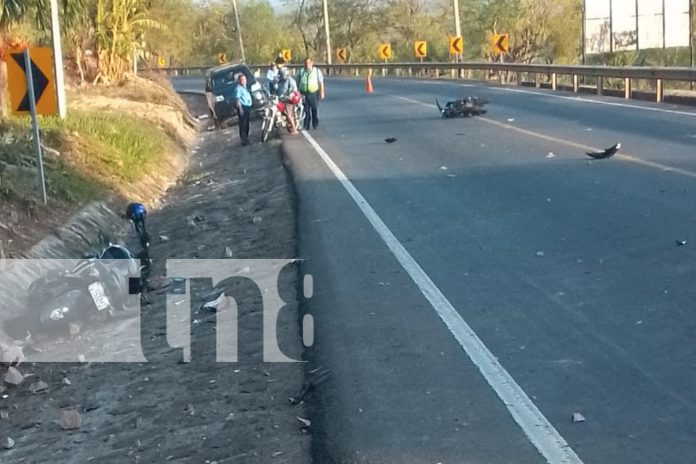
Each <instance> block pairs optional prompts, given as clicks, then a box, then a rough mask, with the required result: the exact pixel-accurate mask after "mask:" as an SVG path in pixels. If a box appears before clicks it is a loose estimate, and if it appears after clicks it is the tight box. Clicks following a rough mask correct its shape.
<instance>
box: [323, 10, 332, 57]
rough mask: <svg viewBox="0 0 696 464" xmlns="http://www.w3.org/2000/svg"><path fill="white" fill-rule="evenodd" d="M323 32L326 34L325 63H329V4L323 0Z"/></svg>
mask: <svg viewBox="0 0 696 464" xmlns="http://www.w3.org/2000/svg"><path fill="white" fill-rule="evenodd" d="M324 34H326V63H327V64H331V35H330V34H331V32H330V31H329V5H328V3H327V0H324Z"/></svg>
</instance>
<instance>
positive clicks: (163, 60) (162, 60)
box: [157, 56, 167, 68]
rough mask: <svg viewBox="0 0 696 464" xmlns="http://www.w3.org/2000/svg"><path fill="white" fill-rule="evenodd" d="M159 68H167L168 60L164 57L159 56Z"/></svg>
mask: <svg viewBox="0 0 696 464" xmlns="http://www.w3.org/2000/svg"><path fill="white" fill-rule="evenodd" d="M157 66H159V67H160V68H164V67H165V66H167V59H166V58H165V57H163V56H158V57H157Z"/></svg>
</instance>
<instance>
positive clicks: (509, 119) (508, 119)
mask: <svg viewBox="0 0 696 464" xmlns="http://www.w3.org/2000/svg"><path fill="white" fill-rule="evenodd" d="M507 122H515V118H507Z"/></svg>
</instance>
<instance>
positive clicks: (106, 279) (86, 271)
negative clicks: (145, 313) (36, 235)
mask: <svg viewBox="0 0 696 464" xmlns="http://www.w3.org/2000/svg"><path fill="white" fill-rule="evenodd" d="M141 258H142V257H141ZM148 270H149V260H140V259H138V258H136V256H134V255H133V254H132V253H131V252H130V251H129V250H128V249H127V248H125V247H122V246H119V245H113V244H110V245H109V246H108V247H106V248H104V249H103V250H101V251H100V252H99V253H97V254H95V255H93V256H90V257H88V258H85V259H82V260H80V261H78V262H77V263H76V265H75V266H74V267H73V268H72V269H69V270H60V271H49V272H48V273H46V274H45V275H43V276H41V277H39V278H38V279H36V280H34V282H32V283H31V285H30V286H29V288H28V290H27V300H26V303H27V305H26V311H25V313H24V314H23V315H21V316H19V317H17V318H15V319H11V320H8V321H6V322H5V330H6V332H7V333H8V334H9V335H10V336H13V337H15V338H20V339H21V338H24V336H25V335H26V333H27V332H31V333H59V332H61V331H62V332H66V331H68V329H69V325H70V324H71V323H83V324H84V323H89V322H93V321H95V320H96V321H99V320H101V321H103V320H108V319H111V318H115V317H120V316H129V315H132V314H137V312H136V311H134V310H135V309H137V307H138V303H137V300H134V299H133V297H131V296H130V295H134V294H138V293H141V292H142V291H143V290H144V289H145V279H146V278H147V274H148ZM137 275H140V276H141V277H140V278H139V279H138V278H134V277H132V276H137Z"/></svg>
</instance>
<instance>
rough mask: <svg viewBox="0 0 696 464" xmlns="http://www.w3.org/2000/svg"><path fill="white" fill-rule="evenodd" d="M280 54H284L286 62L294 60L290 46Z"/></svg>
mask: <svg viewBox="0 0 696 464" xmlns="http://www.w3.org/2000/svg"><path fill="white" fill-rule="evenodd" d="M280 54H281V55H282V56H283V60H285V62H286V63H289V62H290V61H292V51H291V50H290V49H289V48H284V49H283V51H282V52H280Z"/></svg>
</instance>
